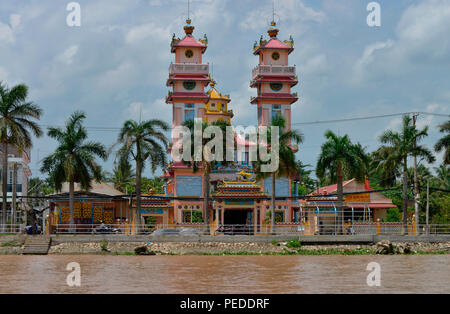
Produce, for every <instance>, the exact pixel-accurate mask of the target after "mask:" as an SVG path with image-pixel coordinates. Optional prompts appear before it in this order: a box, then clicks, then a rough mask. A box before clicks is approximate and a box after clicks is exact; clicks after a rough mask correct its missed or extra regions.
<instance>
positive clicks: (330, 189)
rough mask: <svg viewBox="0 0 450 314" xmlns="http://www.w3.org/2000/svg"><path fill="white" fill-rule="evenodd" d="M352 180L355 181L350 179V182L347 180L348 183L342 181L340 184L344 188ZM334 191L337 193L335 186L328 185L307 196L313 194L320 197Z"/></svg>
mask: <svg viewBox="0 0 450 314" xmlns="http://www.w3.org/2000/svg"><path fill="white" fill-rule="evenodd" d="M353 180H355V179H351V180H348V181H344V182H343V183H342V186H346V185H347V184H349V183H350V182H352V181H353ZM336 191H337V184H332V185H328V186H324V187H321V188H319V189H318V190H315V191H314V192H312V193H311V194H309V195H313V194H320V195H323V194H333V193H336Z"/></svg>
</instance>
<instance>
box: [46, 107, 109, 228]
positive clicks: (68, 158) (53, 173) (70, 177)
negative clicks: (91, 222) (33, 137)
mask: <svg viewBox="0 0 450 314" xmlns="http://www.w3.org/2000/svg"><path fill="white" fill-rule="evenodd" d="M85 118H86V116H85V114H84V113H83V112H80V111H76V112H74V113H73V114H72V115H71V116H70V118H69V120H68V121H67V122H66V125H65V127H64V128H59V127H58V128H55V127H51V128H49V129H48V133H47V134H48V136H49V137H51V138H53V139H55V140H56V141H57V142H58V146H57V148H56V150H55V152H54V153H53V154H51V155H49V156H47V157H45V158H44V160H43V162H42V167H41V172H45V173H48V174H49V176H50V180H51V181H52V183H53V185H54V187H55V190H57V191H61V189H62V184H63V183H64V182H69V208H70V224H73V223H74V221H73V204H74V192H75V183H80V185H81V188H82V189H83V190H86V191H88V190H89V189H90V188H91V182H92V180H94V179H95V180H98V181H100V180H101V178H102V169H101V167H100V165H98V163H97V162H96V160H95V158H96V157H99V158H101V159H103V160H106V157H107V154H106V149H105V146H104V145H103V144H101V143H99V142H92V141H88V140H87V139H88V134H87V130H86V128H85V127H84V126H83V120H84V119H85Z"/></svg>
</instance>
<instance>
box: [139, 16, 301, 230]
mask: <svg viewBox="0 0 450 314" xmlns="http://www.w3.org/2000/svg"><path fill="white" fill-rule="evenodd" d="M194 29H195V27H194V26H193V25H192V21H191V20H190V19H187V20H186V25H185V26H184V33H185V34H184V36H183V38H178V37H176V35H175V34H174V35H173V38H172V42H171V45H170V48H171V49H170V50H171V52H172V53H173V54H174V62H173V63H171V64H170V67H169V78H168V80H167V86H168V87H170V88H171V91H169V94H168V96H167V97H166V103H167V104H168V105H170V106H171V107H172V108H171V109H172V113H173V117H172V127H176V126H181V125H182V124H183V123H184V122H185V121H187V120H190V119H195V118H201V119H203V121H205V122H207V123H208V124H210V123H212V122H214V121H217V120H223V121H227V122H229V123H231V122H232V118H233V116H234V113H233V111H232V110H231V108H230V107H231V106H232V101H231V98H230V96H229V95H226V94H224V93H222V92H221V91H219V89H218V87H217V83H216V82H215V81H214V80H213V78H212V77H211V75H210V67H209V63H207V62H205V61H204V58H205V54H206V51H207V48H208V38H207V36H206V35H205V36H204V37H203V38H201V39H196V38H195V37H194ZM278 32H279V30H278V28H277V25H276V23H275V22H272V23H271V26H270V28H269V30H268V39H264V38H263V36H261V39H260V40H259V42H255V45H254V47H253V54H254V55H255V56H256V57H257V59H256V61H257V65H256V66H255V68H254V69H253V71H252V73H249V76H251V82H250V87H252V88H255V90H256V97H253V98H252V99H251V100H250V102H249V106H250V105H255V121H257V123H256V124H257V126H268V125H270V124H271V120H272V117H274V116H276V115H281V116H283V117H284V118H285V120H286V128H287V129H290V127H291V112H292V109H291V108H292V105H293V104H294V103H295V102H296V101H297V100H298V97H297V93H293V92H292V91H291V89H292V88H293V87H294V86H295V85H297V83H298V79H297V75H296V67H295V66H292V65H290V64H289V55H290V54H291V53H292V52H293V51H294V41H293V39H292V37H291V38H290V40H285V41H282V40H280V39H278ZM172 140H173V142H175V141H176V140H177V138H175V137H174V138H173V139H172ZM236 140H237V141H241V142H242V143H241V144H243V145H244V146H247V147H248V146H250V145H255V143H251V142H246V141H245V139H242V138H240V137H239V136H236ZM241 153H242V154H243V156H235V162H234V163H232V164H231V165H229V166H218V167H216V169H213V171H212V173H211V174H210V180H211V182H210V187H211V197H212V199H213V201H211V202H210V206H209V208H204V205H203V200H201V199H199V198H202V197H204V195H203V188H202V185H203V176H204V174H203V172H202V171H197V172H193V170H192V169H191V168H189V167H188V166H187V165H186V164H184V163H182V162H178V163H177V162H172V163H171V164H170V165H169V167H168V168H167V169H166V171H165V173H164V175H163V178H164V180H165V182H166V184H165V194H164V195H159V197H173V200H172V201H170V202H163V201H162V199H160V200H157V199H155V197H158V195H154V196H152V197H151V198H148V199H145V200H144V201H143V208H142V209H141V213H142V215H143V217H154V218H156V219H157V220H158V221H159V222H161V223H164V224H176V225H186V224H195V223H201V222H202V221H204V219H205V215H208V217H209V219H208V220H209V222H211V223H212V225H213V226H215V227H216V230H218V231H220V226H223V225H253V226H254V229H252V231H254V232H258V231H260V228H261V226H264V225H265V224H267V214H268V211H269V210H270V208H271V206H270V205H271V204H270V193H271V179H270V178H269V179H266V180H262V181H261V182H257V181H256V180H255V174H254V173H253V169H252V164H251V162H250V161H249V153H248V151H244V152H241ZM235 155H236V154H235ZM296 187H297V184H296V181H295V182H294V181H293V178H279V179H277V181H276V196H277V197H290V196H293V195H296V193H297V191H296V190H297V188H296ZM158 204H160V205H164V206H161V208H159V207H158ZM298 211H299V202H298V201H296V200H294V201H293V200H290V199H288V198H286V199H285V200H277V201H276V211H275V213H276V221H277V223H288V222H292V221H293V219H294V217H295V216H298Z"/></svg>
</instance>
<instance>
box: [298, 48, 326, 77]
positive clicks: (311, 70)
mask: <svg viewBox="0 0 450 314" xmlns="http://www.w3.org/2000/svg"><path fill="white" fill-rule="evenodd" d="M300 69H301V72H302V75H311V74H320V73H324V72H326V71H327V70H328V59H327V56H326V55H325V54H323V53H322V54H319V55H315V56H312V57H311V58H309V59H307V60H306V63H305V64H304V65H303V66H301V68H300Z"/></svg>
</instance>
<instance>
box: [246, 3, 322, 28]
mask: <svg viewBox="0 0 450 314" xmlns="http://www.w3.org/2000/svg"><path fill="white" fill-rule="evenodd" d="M260 3H261V2H260ZM275 12H276V17H275V21H278V20H280V24H281V25H284V24H289V23H293V22H295V23H297V24H298V23H302V22H307V21H313V22H322V21H323V20H324V18H325V14H324V13H323V12H321V11H316V10H314V9H312V8H310V7H308V6H306V5H305V4H304V3H303V1H300V0H283V1H278V2H277V6H276V7H275ZM271 19H272V3H269V1H266V3H265V5H262V6H260V7H259V9H255V10H252V11H251V12H250V13H249V14H248V15H247V17H246V18H245V19H244V20H243V21H242V22H241V24H240V26H241V28H243V29H245V30H261V28H264V27H267V26H268V25H269V22H270V20H271Z"/></svg>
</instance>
